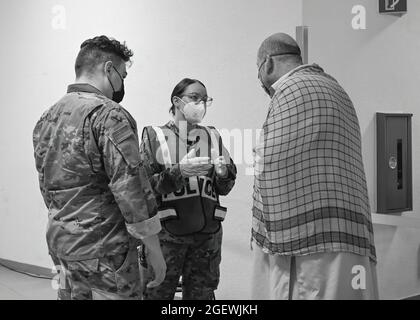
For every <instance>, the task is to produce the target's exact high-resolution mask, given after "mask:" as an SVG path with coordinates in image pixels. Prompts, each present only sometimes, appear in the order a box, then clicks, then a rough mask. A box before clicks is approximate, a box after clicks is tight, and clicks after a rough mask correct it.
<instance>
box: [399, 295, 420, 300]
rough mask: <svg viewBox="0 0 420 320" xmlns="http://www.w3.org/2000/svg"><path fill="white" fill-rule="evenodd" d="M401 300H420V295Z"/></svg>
mask: <svg viewBox="0 0 420 320" xmlns="http://www.w3.org/2000/svg"><path fill="white" fill-rule="evenodd" d="M401 300H420V295H416V296H412V297H407V298H404V299H401Z"/></svg>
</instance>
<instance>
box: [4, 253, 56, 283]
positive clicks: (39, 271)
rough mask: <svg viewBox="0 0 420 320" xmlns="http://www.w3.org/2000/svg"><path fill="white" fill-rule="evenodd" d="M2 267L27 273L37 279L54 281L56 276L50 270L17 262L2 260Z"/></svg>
mask: <svg viewBox="0 0 420 320" xmlns="http://www.w3.org/2000/svg"><path fill="white" fill-rule="evenodd" d="M0 265H3V266H4V267H6V268H9V269H12V270H14V271H17V272H22V273H27V274H30V275H34V276H37V277H46V278H50V279H52V278H53V277H54V276H55V275H56V274H55V273H54V272H53V271H52V270H51V269H48V268H44V267H39V266H35V265H32V264H27V263H21V262H16V261H12V260H6V259H1V258H0Z"/></svg>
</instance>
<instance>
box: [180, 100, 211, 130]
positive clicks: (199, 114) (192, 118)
mask: <svg viewBox="0 0 420 320" xmlns="http://www.w3.org/2000/svg"><path fill="white" fill-rule="evenodd" d="M183 102H184V101H183ZM184 103H185V105H184V108H183V109H182V110H181V109H180V111H181V112H182V113H183V114H184V117H185V120H187V121H188V122H189V123H191V124H197V123H200V122H201V121H203V119H204V116H205V114H206V106H205V105H204V102H200V103H199V104H195V102H189V103H186V102H184Z"/></svg>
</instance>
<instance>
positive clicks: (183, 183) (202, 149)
mask: <svg viewBox="0 0 420 320" xmlns="http://www.w3.org/2000/svg"><path fill="white" fill-rule="evenodd" d="M171 100H172V102H173V106H172V108H171V110H172V113H173V115H174V120H173V121H170V122H169V123H167V124H166V125H164V126H161V127H147V128H145V129H144V131H143V138H142V144H141V147H140V149H141V152H142V155H143V158H144V163H145V168H146V169H147V170H148V175H149V176H150V181H151V185H152V187H153V189H154V191H155V193H156V196H157V201H158V206H159V216H160V218H161V221H162V226H163V227H162V231H161V232H160V233H159V238H160V241H161V246H162V251H163V255H164V257H165V260H166V264H167V267H168V270H167V274H166V278H165V281H164V282H163V283H162V284H161V285H160V286H158V287H154V288H147V289H146V290H145V299H147V300H158V299H163V300H170V299H173V298H174V295H175V292H176V289H177V286H178V283H179V280H180V278H181V277H182V297H183V299H184V300H212V299H214V291H215V290H216V289H217V286H218V284H219V278H220V270H219V268H220V262H221V246H222V233H223V231H222V226H221V222H222V221H223V220H224V218H225V214H226V208H223V207H221V206H220V202H219V195H227V194H228V193H229V192H230V191H231V189H232V188H233V186H234V184H235V179H236V166H235V164H234V163H233V160H232V159H231V158H230V155H229V153H228V152H227V150H226V149H225V148H224V146H223V143H222V140H221V137H220V134H219V132H218V131H217V130H216V129H215V128H212V127H204V126H200V125H198V123H199V122H200V121H201V120H202V118H203V117H204V115H205V113H206V110H207V107H208V106H209V105H210V103H211V102H212V99H211V98H209V97H208V96H207V91H206V88H205V86H204V85H203V84H202V83H201V82H200V81H198V80H193V79H184V80H182V81H181V82H180V83H179V84H178V85H177V86H176V87H175V89H174V92H173V93H172V96H171ZM142 271H143V274H144V278H145V279H147V274H148V270H147V266H146V265H145V266H144V268H142ZM145 282H147V280H145Z"/></svg>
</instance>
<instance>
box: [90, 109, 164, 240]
mask: <svg viewBox="0 0 420 320" xmlns="http://www.w3.org/2000/svg"><path fill="white" fill-rule="evenodd" d="M96 133H97V137H98V147H99V150H100V151H101V152H102V155H103V161H104V166H105V171H106V173H107V175H108V178H109V180H110V182H109V188H110V189H111V191H112V193H113V195H114V197H115V200H116V202H117V203H118V206H119V208H120V210H121V212H122V214H123V216H124V218H125V221H126V226H127V230H128V232H129V233H130V234H131V235H132V236H133V237H135V238H137V239H143V238H146V237H149V236H151V235H155V234H157V233H159V231H160V230H161V224H160V219H159V216H158V215H157V205H156V200H155V197H154V195H153V192H152V190H151V187H150V183H149V181H148V179H147V175H146V172H145V170H144V168H143V166H142V165H141V161H140V154H139V140H138V135H137V130H136V129H135V128H134V127H133V126H132V123H130V121H129V119H128V118H127V116H126V114H125V113H124V112H123V111H122V110H121V109H118V108H114V109H112V110H111V111H109V112H107V114H106V116H105V117H104V119H103V120H100V125H99V128H98V127H96Z"/></svg>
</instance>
